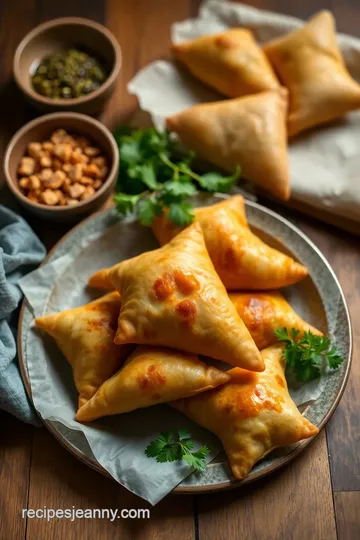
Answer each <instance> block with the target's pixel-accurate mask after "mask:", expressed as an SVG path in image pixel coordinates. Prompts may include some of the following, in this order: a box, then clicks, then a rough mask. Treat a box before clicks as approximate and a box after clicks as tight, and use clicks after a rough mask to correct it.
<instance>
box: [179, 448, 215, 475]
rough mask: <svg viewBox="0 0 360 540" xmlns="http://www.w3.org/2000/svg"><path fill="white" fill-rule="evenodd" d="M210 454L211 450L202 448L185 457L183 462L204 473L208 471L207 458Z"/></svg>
mask: <svg viewBox="0 0 360 540" xmlns="http://www.w3.org/2000/svg"><path fill="white" fill-rule="evenodd" d="M209 454H210V450H209V449H208V448H207V446H202V447H201V448H199V450H197V451H196V452H192V453H191V454H186V455H185V456H183V460H184V461H186V463H188V464H189V465H190V467H192V468H193V469H195V470H196V471H204V470H205V469H206V461H205V458H206V456H208V455H209Z"/></svg>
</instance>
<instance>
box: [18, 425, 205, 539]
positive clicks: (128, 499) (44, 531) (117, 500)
mask: <svg viewBox="0 0 360 540" xmlns="http://www.w3.org/2000/svg"><path fill="white" fill-rule="evenodd" d="M175 501H176V500H175V498H174V497H172V498H167V499H166V500H165V501H162V502H161V503H159V504H158V505H157V506H156V507H154V508H152V507H151V506H150V505H149V504H148V503H146V502H145V501H143V500H142V499H140V498H139V497H136V496H135V495H133V494H132V493H130V492H129V491H127V490H126V489H125V488H122V487H121V486H119V485H118V484H117V483H116V482H113V481H112V480H109V479H108V478H105V477H103V476H102V475H100V474H99V473H97V472H95V471H93V470H92V469H89V468H88V467H86V466H85V465H83V464H82V463H80V462H79V461H78V460H76V459H75V458H74V457H72V456H71V455H70V454H69V453H68V452H67V451H66V450H65V449H64V448H63V447H62V446H61V445H60V444H59V443H58V442H57V441H56V440H55V439H54V438H53V437H52V436H51V435H50V433H49V432H48V431H46V430H45V429H42V430H37V431H36V432H35V436H34V446H33V459H32V466H31V476H30V491H29V503H28V504H29V508H34V509H37V508H43V507H44V505H45V506H46V507H47V508H54V509H57V508H60V509H66V508H69V509H71V508H72V507H73V506H74V507H75V508H81V509H87V508H100V509H101V508H111V509H115V508H117V509H119V510H121V509H123V508H127V509H130V508H150V513H151V519H149V520H147V519H128V520H125V519H116V520H115V521H113V522H111V521H109V520H106V519H87V520H84V519H77V520H75V521H70V520H68V519H60V518H57V519H53V520H51V521H49V522H47V521H46V520H43V519H28V525H27V535H26V538H27V540H53V539H54V538H59V539H66V540H79V539H81V540H83V539H84V540H85V539H87V538H89V539H90V538H91V539H97V538H121V539H122V540H127V539H134V538H139V539H142V538H146V539H156V540H168V539H169V538H171V539H172V540H180V539H184V540H191V539H192V538H193V535H194V523H193V515H192V514H193V512H192V507H193V501H192V498H191V497H186V498H183V499H182V500H181V504H176V502H175ZM85 531H86V532H85ZM10 538H11V537H8V540H10Z"/></svg>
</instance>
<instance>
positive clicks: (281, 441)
mask: <svg viewBox="0 0 360 540" xmlns="http://www.w3.org/2000/svg"><path fill="white" fill-rule="evenodd" d="M282 351H283V348H282V346H281V345H280V344H277V345H272V346H271V347H268V348H267V349H264V350H263V351H262V352H261V354H262V356H263V358H264V362H265V366H266V368H265V371H263V372H262V373H254V372H250V371H245V370H243V369H239V368H234V369H231V370H230V372H229V373H230V374H231V380H230V381H229V382H228V383H225V384H224V385H223V386H220V387H219V388H216V389H214V390H210V391H209V392H205V393H204V394H199V395H198V396H193V397H191V398H187V399H182V400H179V401H177V402H174V403H171V405H172V406H174V407H175V408H176V409H178V410H179V411H181V412H183V413H184V414H185V415H186V416H188V417H189V418H191V419H192V420H194V421H195V422H196V423H197V424H200V425H201V426H203V427H204V428H206V429H208V430H209V431H211V432H213V433H215V435H217V436H218V437H219V439H220V440H221V442H222V444H223V446H224V450H225V452H226V454H227V456H228V459H229V463H230V466H231V469H232V471H233V474H234V476H235V477H236V478H238V479H242V478H244V477H245V476H246V475H247V474H248V473H249V472H250V470H251V469H252V468H253V466H254V465H255V463H256V462H257V461H259V460H260V459H262V458H263V457H264V456H266V454H268V453H269V452H271V451H272V450H273V449H274V448H278V447H281V446H287V445H289V444H293V443H296V442H298V441H301V440H302V439H307V438H309V437H312V436H313V435H316V434H317V433H318V431H319V430H318V428H317V427H315V426H314V425H313V424H311V422H309V420H307V419H306V418H304V417H303V416H302V415H301V413H300V412H299V411H298V409H297V407H296V405H295V403H294V402H293V400H292V399H291V397H290V395H289V392H288V388H287V384H286V379H285V376H284V362H285V361H284V359H283V356H282Z"/></svg>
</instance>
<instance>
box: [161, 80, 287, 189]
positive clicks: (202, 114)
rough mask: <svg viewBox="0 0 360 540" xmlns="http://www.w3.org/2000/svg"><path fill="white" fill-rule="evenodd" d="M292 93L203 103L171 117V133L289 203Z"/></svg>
mask: <svg viewBox="0 0 360 540" xmlns="http://www.w3.org/2000/svg"><path fill="white" fill-rule="evenodd" d="M286 111H287V91H286V90H285V89H279V90H269V91H267V92H261V93H259V94H254V95H252V96H246V97H242V98H237V99H227V100H224V101H217V102H213V103H201V104H200V105H195V106H194V107H190V108H189V109H185V110H184V111H181V112H179V113H178V114H175V115H174V116H170V117H169V118H167V120H166V124H167V127H168V129H169V130H170V131H174V132H175V133H177V134H178V135H179V137H180V139H181V141H182V142H183V143H184V144H185V145H186V146H187V147H189V148H191V149H192V150H195V151H196V152H198V154H199V156H202V157H203V158H205V159H206V160H208V161H209V162H210V163H214V164H215V165H217V166H218V167H220V168H222V169H224V170H226V171H230V172H234V171H235V169H236V167H237V166H238V165H240V167H241V173H242V176H243V177H244V178H246V179H247V180H251V181H252V182H254V183H255V184H257V185H259V186H260V187H262V188H264V189H265V190H267V191H268V192H269V193H272V194H273V195H274V196H275V197H278V198H279V199H282V200H287V199H288V198H289V197H290V180H289V164H288V152H287V133H286Z"/></svg>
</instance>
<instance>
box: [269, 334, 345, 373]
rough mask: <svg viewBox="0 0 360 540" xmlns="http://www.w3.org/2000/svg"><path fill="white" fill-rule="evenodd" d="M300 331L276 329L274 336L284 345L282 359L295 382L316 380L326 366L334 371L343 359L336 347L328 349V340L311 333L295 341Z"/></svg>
mask: <svg viewBox="0 0 360 540" xmlns="http://www.w3.org/2000/svg"><path fill="white" fill-rule="evenodd" d="M299 334H300V330H296V329H295V328H292V329H291V330H290V331H289V330H288V329H287V328H278V329H277V330H276V331H275V336H276V337H277V338H278V340H279V341H283V342H284V343H285V349H284V358H285V360H286V365H287V367H289V368H291V369H292V370H293V372H294V374H295V377H296V378H297V380H298V381H299V382H301V383H306V382H309V381H312V380H314V379H317V378H318V377H320V375H321V373H322V372H323V370H324V368H325V365H326V364H327V365H328V366H329V368H330V369H336V368H337V367H339V366H340V364H342V362H343V361H344V359H343V358H342V356H341V355H340V354H339V352H338V350H337V349H336V347H334V346H333V347H330V339H329V338H328V337H325V336H316V335H314V334H313V333H312V332H310V331H307V332H304V335H303V337H301V338H300V339H297V338H298V336H299Z"/></svg>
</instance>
